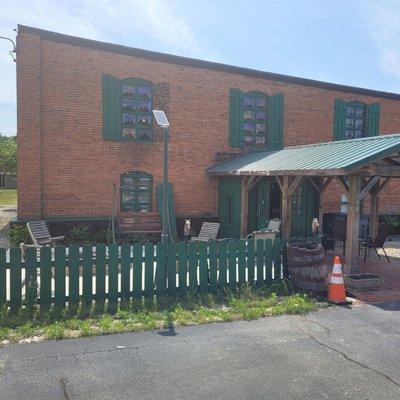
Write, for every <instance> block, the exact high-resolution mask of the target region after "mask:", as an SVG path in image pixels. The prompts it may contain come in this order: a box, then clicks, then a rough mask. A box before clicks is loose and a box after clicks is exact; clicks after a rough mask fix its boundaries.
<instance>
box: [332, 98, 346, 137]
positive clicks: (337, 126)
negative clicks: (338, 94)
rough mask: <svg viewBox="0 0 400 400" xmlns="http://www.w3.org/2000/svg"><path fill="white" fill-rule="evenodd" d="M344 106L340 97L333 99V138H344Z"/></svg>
mask: <svg viewBox="0 0 400 400" xmlns="http://www.w3.org/2000/svg"><path fill="white" fill-rule="evenodd" d="M346 106H347V103H346V102H345V101H344V100H341V99H335V110H334V111H335V112H334V117H333V140H343V139H345V132H346Z"/></svg>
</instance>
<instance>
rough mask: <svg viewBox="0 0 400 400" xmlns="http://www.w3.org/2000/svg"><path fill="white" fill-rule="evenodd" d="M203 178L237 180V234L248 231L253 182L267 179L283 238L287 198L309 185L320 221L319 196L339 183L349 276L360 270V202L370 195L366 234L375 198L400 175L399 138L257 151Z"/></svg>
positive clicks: (288, 216) (288, 217)
mask: <svg viewBox="0 0 400 400" xmlns="http://www.w3.org/2000/svg"><path fill="white" fill-rule="evenodd" d="M207 174H208V175H210V176H216V177H220V178H222V177H237V178H238V179H240V184H239V185H237V186H238V188H239V189H240V210H236V214H240V235H241V237H244V236H246V235H247V233H248V232H247V230H248V217H249V193H250V191H251V190H252V188H254V186H255V185H257V184H258V182H259V181H260V180H261V179H263V178H265V177H271V178H273V179H275V180H276V183H277V185H278V186H279V189H280V194H281V196H280V201H281V209H280V214H281V220H282V238H283V239H286V240H287V239H289V238H290V236H291V229H292V222H293V218H292V197H293V195H294V193H295V192H296V190H297V189H298V188H299V187H300V185H303V184H304V183H305V182H308V183H309V184H310V185H312V187H313V188H314V190H315V193H317V196H318V201H317V204H318V210H316V211H315V214H316V215H315V217H318V219H319V223H320V227H321V228H322V223H323V214H324V210H323V197H324V193H325V192H326V190H327V188H328V187H329V185H330V183H331V182H332V181H336V182H337V183H338V184H339V187H340V190H341V192H342V193H343V194H344V195H346V197H347V199H348V206H347V227H346V249H345V250H346V258H345V260H346V265H347V266H348V268H349V269H350V271H351V273H358V272H360V266H359V263H358V258H357V255H358V246H359V227H360V203H361V201H362V200H364V199H365V198H366V196H367V195H369V199H370V234H369V236H370V237H372V238H375V237H376V234H377V232H378V210H379V195H380V193H381V191H382V189H383V188H384V187H385V186H386V185H387V184H388V183H389V182H390V181H391V180H393V179H396V178H399V177H400V134H395V135H384V136H376V137H368V138H361V139H352V140H342V141H336V142H326V143H317V144H312V145H304V146H294V147H288V148H286V149H284V150H280V151H274V152H271V151H259V152H252V153H248V154H246V155H243V156H240V157H238V158H235V159H233V160H232V161H229V162H226V163H224V164H221V165H217V166H214V167H211V168H209V169H208V170H207Z"/></svg>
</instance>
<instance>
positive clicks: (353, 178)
mask: <svg viewBox="0 0 400 400" xmlns="http://www.w3.org/2000/svg"><path fill="white" fill-rule="evenodd" d="M360 193H361V178H360V177H359V176H357V175H349V196H348V205H347V234H346V264H348V265H350V267H351V273H352V274H356V273H358V272H359V267H358V262H357V254H358V236H359V231H360Z"/></svg>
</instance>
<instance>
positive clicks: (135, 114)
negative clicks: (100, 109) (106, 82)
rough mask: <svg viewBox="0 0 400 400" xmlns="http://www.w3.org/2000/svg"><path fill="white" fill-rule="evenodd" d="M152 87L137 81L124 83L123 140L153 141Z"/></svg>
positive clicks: (132, 80)
mask: <svg viewBox="0 0 400 400" xmlns="http://www.w3.org/2000/svg"><path fill="white" fill-rule="evenodd" d="M151 110H152V87H151V85H150V84H144V83H143V82H138V81H137V80H135V79H126V80H123V81H122V140H138V141H143V142H148V141H151V140H152V131H151V125H152V115H151Z"/></svg>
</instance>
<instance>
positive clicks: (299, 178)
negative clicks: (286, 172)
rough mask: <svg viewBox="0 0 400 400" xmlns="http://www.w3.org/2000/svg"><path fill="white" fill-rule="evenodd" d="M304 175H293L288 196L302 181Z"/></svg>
mask: <svg viewBox="0 0 400 400" xmlns="http://www.w3.org/2000/svg"><path fill="white" fill-rule="evenodd" d="M303 181H304V176H295V177H294V179H293V181H292V182H291V183H290V186H289V194H290V196H291V195H292V194H293V193H294V192H295V191H296V190H297V188H298V187H299V186H300V185H301V184H302V183H303Z"/></svg>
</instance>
